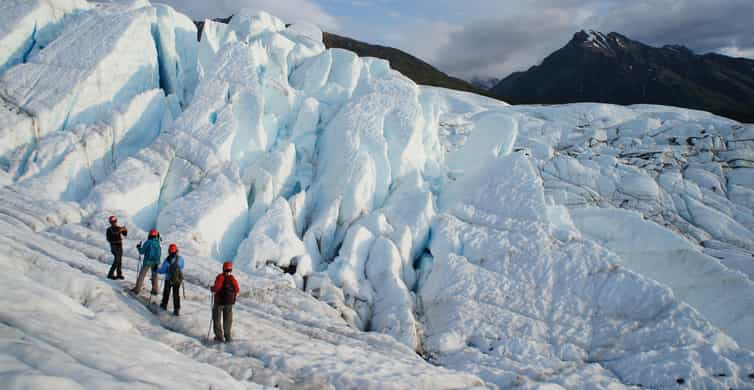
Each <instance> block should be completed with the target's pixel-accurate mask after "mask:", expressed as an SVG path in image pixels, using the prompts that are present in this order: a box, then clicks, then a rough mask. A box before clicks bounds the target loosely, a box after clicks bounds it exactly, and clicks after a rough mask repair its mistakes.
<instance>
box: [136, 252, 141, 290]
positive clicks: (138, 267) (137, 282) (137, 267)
mask: <svg viewBox="0 0 754 390" xmlns="http://www.w3.org/2000/svg"><path fill="white" fill-rule="evenodd" d="M140 273H141V253H139V262H138V263H137V264H136V284H139V274H140Z"/></svg>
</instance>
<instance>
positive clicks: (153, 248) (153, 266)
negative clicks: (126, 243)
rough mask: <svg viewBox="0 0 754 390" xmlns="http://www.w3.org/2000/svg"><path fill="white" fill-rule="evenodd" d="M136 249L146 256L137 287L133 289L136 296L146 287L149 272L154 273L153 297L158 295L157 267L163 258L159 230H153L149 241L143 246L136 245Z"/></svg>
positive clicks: (140, 244) (150, 232) (137, 280)
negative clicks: (145, 280) (145, 279)
mask: <svg viewBox="0 0 754 390" xmlns="http://www.w3.org/2000/svg"><path fill="white" fill-rule="evenodd" d="M136 249H138V250H139V253H140V254H142V255H144V261H143V263H142V266H141V271H139V276H138V278H137V279H136V286H135V287H134V288H133V290H131V291H133V293H134V294H139V292H140V291H141V286H143V285H144V278H145V277H146V276H147V270H151V271H152V291H151V294H152V295H157V294H158V293H159V291H158V284H159V281H158V280H157V266H158V265H160V258H161V257H162V248H161V247H160V233H159V232H157V230H155V229H152V230H150V231H149V237H148V238H147V241H146V242H145V243H144V244H142V243H139V245H136Z"/></svg>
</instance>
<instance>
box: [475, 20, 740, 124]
mask: <svg viewBox="0 0 754 390" xmlns="http://www.w3.org/2000/svg"><path fill="white" fill-rule="evenodd" d="M489 92H490V93H491V94H492V95H494V96H495V97H497V98H499V99H502V100H505V101H507V102H509V103H513V104H556V103H557V104H562V103H577V102H600V103H613V104H622V105H628V104H661V105H670V106H678V107H684V108H692V109H700V110H704V111H709V112H712V113H715V114H718V115H722V116H726V117H729V118H732V119H735V120H738V121H742V122H748V123H751V122H754V60H748V59H744V58H733V57H728V56H724V55H721V54H716V53H708V54H696V53H694V52H693V51H692V50H690V49H688V48H686V47H685V46H682V45H665V46H662V47H653V46H649V45H646V44H644V43H641V42H639V41H636V40H633V39H630V38H628V37H626V36H624V35H622V34H620V33H616V32H611V33H608V34H603V33H600V32H596V31H593V30H589V31H585V30H582V31H579V32H577V33H575V34H574V36H573V38H572V39H571V40H570V41H569V42H568V43H567V44H566V45H565V46H563V47H562V48H561V49H558V50H556V51H555V52H553V53H552V54H550V55H549V56H547V57H546V58H545V59H544V60H543V61H542V63H541V64H540V65H535V66H532V67H530V68H529V69H528V70H526V71H523V72H516V73H513V74H511V75H509V76H508V77H506V78H504V79H503V80H501V81H500V83H498V84H497V85H496V86H494V87H493V88H492V89H491V90H490V91H489Z"/></svg>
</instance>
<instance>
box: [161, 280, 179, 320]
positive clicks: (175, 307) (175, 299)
mask: <svg viewBox="0 0 754 390" xmlns="http://www.w3.org/2000/svg"><path fill="white" fill-rule="evenodd" d="M171 289H172V290H173V312H175V313H178V312H179V311H180V310H181V294H180V290H181V286H171V285H170V282H169V281H165V289H164V290H162V304H161V305H160V306H162V308H163V309H165V310H167V309H168V300H169V299H170V290H171Z"/></svg>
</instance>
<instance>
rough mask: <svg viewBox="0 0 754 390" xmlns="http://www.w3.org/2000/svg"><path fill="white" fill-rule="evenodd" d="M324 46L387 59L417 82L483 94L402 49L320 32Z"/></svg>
mask: <svg viewBox="0 0 754 390" xmlns="http://www.w3.org/2000/svg"><path fill="white" fill-rule="evenodd" d="M322 39H323V42H324V43H325V47H327V48H328V49H329V48H340V49H346V50H350V51H352V52H354V53H356V54H358V55H359V56H360V57H376V58H382V59H385V60H388V61H389V62H390V67H391V68H393V69H395V70H397V71H399V72H401V73H403V75H405V76H406V77H408V78H410V79H411V80H413V81H414V82H415V83H417V84H421V85H430V86H435V87H443V88H448V89H455V90H457V91H467V92H473V93H479V94H483V93H484V90H483V89H481V88H479V87H477V86H475V85H472V84H470V83H468V82H467V81H464V80H461V79H458V78H455V77H451V76H448V75H447V74H445V73H443V72H441V71H440V70H438V69H437V68H435V67H434V66H432V65H430V64H428V63H426V62H424V61H422V60H420V59H418V58H416V57H414V56H412V55H411V54H408V53H406V52H404V51H402V50H399V49H395V48H392V47H387V46H380V45H372V44H369V43H364V42H361V41H357V40H355V39H352V38H348V37H344V36H340V35H336V34H331V33H327V32H325V33H323V34H322Z"/></svg>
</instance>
